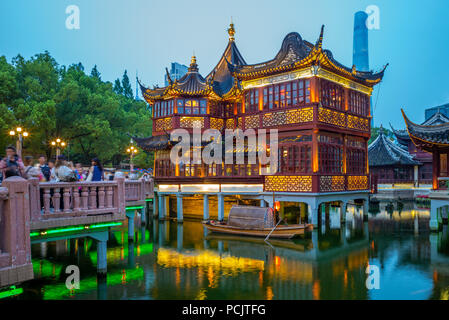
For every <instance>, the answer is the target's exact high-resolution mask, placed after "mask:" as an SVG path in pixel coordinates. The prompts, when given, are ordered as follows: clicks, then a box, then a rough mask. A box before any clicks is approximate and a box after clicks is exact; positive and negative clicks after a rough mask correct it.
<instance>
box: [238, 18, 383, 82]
mask: <svg viewBox="0 0 449 320" xmlns="http://www.w3.org/2000/svg"><path fill="white" fill-rule="evenodd" d="M323 38H324V25H322V26H321V32H320V35H319V37H318V39H317V41H316V43H315V45H311V44H310V43H309V42H307V41H305V40H303V39H302V38H301V36H300V35H299V34H298V33H297V32H291V33H289V34H287V36H286V37H285V38H284V40H283V42H282V46H281V49H280V50H279V52H278V53H277V54H276V56H275V57H274V58H273V59H272V60H268V61H265V62H262V63H258V64H252V65H245V66H236V65H234V64H232V63H231V64H230V65H229V68H230V70H231V72H232V73H233V75H234V76H235V77H237V78H239V79H242V80H249V79H254V78H258V77H261V76H267V75H271V74H275V73H280V72H286V71H290V70H294V69H299V68H303V67H307V66H322V67H324V68H327V69H329V70H331V71H335V72H336V73H339V74H341V75H343V76H346V77H349V78H352V79H354V80H355V81H358V82H361V83H362V84H365V85H368V86H374V85H375V84H377V83H379V82H380V81H381V80H382V78H383V75H384V72H385V70H386V68H387V67H388V64H386V65H385V66H384V67H383V69H382V70H381V71H379V72H377V73H374V72H373V71H357V70H356V69H355V68H348V67H346V66H344V65H343V64H341V63H339V62H338V61H337V60H335V59H334V57H333V54H332V52H331V51H330V50H327V49H326V50H323V47H322V46H323Z"/></svg>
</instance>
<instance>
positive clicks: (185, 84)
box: [139, 56, 219, 103]
mask: <svg viewBox="0 0 449 320" xmlns="http://www.w3.org/2000/svg"><path fill="white" fill-rule="evenodd" d="M166 71H167V75H168V70H167V69H166ZM214 75H215V74H212V76H211V78H210V79H205V78H204V77H203V76H201V74H200V73H199V68H198V64H197V62H196V57H195V56H192V58H191V61H190V66H189V69H188V71H187V73H186V74H185V75H184V76H183V77H181V78H180V79H178V80H175V81H173V80H172V79H171V78H170V76H169V77H168V81H169V85H168V86H166V87H163V88H154V89H150V88H146V87H145V86H143V85H142V84H141V83H140V82H139V85H140V89H141V91H142V95H143V96H144V98H145V100H147V102H149V103H151V102H154V100H157V99H163V98H164V97H166V96H177V95H182V96H211V97H213V98H219V96H218V95H217V94H216V93H215V92H214V89H213V81H214Z"/></svg>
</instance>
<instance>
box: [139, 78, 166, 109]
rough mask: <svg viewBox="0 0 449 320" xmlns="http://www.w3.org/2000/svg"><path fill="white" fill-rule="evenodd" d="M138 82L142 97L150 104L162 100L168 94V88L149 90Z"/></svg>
mask: <svg viewBox="0 0 449 320" xmlns="http://www.w3.org/2000/svg"><path fill="white" fill-rule="evenodd" d="M137 82H138V83H139V87H140V91H141V92H142V96H143V97H144V98H145V100H146V101H147V102H148V103H150V102H152V101H154V100H156V99H162V98H163V96H164V95H165V94H166V93H167V89H168V87H163V88H153V89H150V88H147V87H145V86H144V85H143V84H142V83H141V82H140V80H139V78H137Z"/></svg>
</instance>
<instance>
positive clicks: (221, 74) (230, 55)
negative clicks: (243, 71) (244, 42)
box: [206, 24, 246, 96]
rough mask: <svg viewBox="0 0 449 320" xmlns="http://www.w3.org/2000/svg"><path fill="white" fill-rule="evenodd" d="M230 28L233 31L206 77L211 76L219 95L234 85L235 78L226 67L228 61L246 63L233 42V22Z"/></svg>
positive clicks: (233, 63) (235, 63) (239, 63)
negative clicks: (218, 58)
mask: <svg viewBox="0 0 449 320" xmlns="http://www.w3.org/2000/svg"><path fill="white" fill-rule="evenodd" d="M231 28H232V29H231ZM231 28H230V29H229V30H232V31H233V33H230V34H229V36H230V37H229V42H228V45H227V46H226V48H225V50H224V52H223V54H222V56H221V58H220V60H219V61H218V63H217V65H216V66H215V68H214V69H212V71H211V72H210V73H209V74H208V75H207V77H206V79H207V80H209V79H212V78H213V87H214V91H215V92H216V93H217V94H218V95H220V96H223V95H226V94H227V93H229V92H230V91H231V89H232V88H233V87H234V86H235V81H234V80H235V79H234V77H233V76H232V74H231V71H230V70H229V68H228V62H230V63H231V64H232V65H236V66H244V65H246V61H245V59H244V58H243V56H242V54H241V53H240V51H239V49H238V48H237V45H236V44H235V40H234V33H235V30H234V25H233V24H231ZM229 30H228V32H229ZM231 34H232V35H231Z"/></svg>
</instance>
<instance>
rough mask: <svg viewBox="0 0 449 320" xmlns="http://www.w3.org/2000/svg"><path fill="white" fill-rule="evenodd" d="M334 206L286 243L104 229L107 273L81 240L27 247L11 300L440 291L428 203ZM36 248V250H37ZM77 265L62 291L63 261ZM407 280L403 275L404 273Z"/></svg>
mask: <svg viewBox="0 0 449 320" xmlns="http://www.w3.org/2000/svg"><path fill="white" fill-rule="evenodd" d="M377 205H378V206H379V208H378V212H375V211H376V209H375V208H374V210H372V208H371V207H370V215H369V222H364V221H363V214H362V212H363V211H362V210H363V209H361V208H360V207H357V206H348V210H347V213H346V217H345V219H343V221H345V223H342V222H341V221H342V219H341V216H340V211H339V209H338V208H333V207H330V208H329V213H328V214H329V219H324V220H325V223H324V227H323V226H320V228H317V230H314V231H313V233H312V234H310V235H308V236H307V237H305V238H302V239H297V240H293V241H284V240H276V239H271V240H270V245H268V244H266V243H264V241H263V239H258V238H247V237H238V236H225V235H217V234H208V233H207V232H205V231H204V229H203V226H202V225H201V223H200V222H193V221H187V220H185V221H184V223H183V224H178V223H176V222H171V221H157V220H152V221H150V222H149V224H148V225H147V226H145V227H143V228H141V229H140V230H139V231H138V232H136V235H137V238H136V240H135V241H134V242H128V241H127V236H126V234H127V232H126V230H124V229H115V230H113V231H111V233H110V240H109V242H108V252H107V259H108V275H107V278H106V279H98V280H97V278H96V273H95V271H96V244H95V242H94V241H91V240H89V239H79V240H70V241H66V242H65V243H62V242H61V243H48V244H46V245H45V246H43V245H41V244H38V245H33V252H32V255H33V257H34V258H33V266H34V270H35V278H36V279H35V280H33V281H31V282H30V283H27V284H25V287H26V290H25V294H23V295H22V296H21V297H20V299H26V298H36V299H199V300H201V299H268V300H269V299H390V298H394V299H415V298H417V299H428V298H431V299H447V298H448V296H449V294H448V292H449V291H448V289H449V268H448V267H447V266H448V265H449V236H448V232H447V227H446V226H445V228H444V229H443V231H442V232H440V233H432V234H430V233H429V232H428V230H427V229H426V225H428V215H429V214H428V210H427V211H426V209H425V208H424V209H423V208H416V207H415V206H414V205H413V204H409V203H404V204H402V205H398V204H397V203H380V204H377ZM44 247H45V250H43V248H44ZM69 264H77V265H79V266H80V269H81V278H82V281H81V288H80V289H79V290H75V292H72V293H70V292H68V290H67V289H66V288H65V280H64V279H65V274H64V271H65V267H66V266H67V265H69ZM369 264H375V265H378V266H379V268H380V270H381V289H380V290H368V289H367V288H366V285H365V280H366V273H365V271H366V267H367V266H368V265H369ZM410 279H413V281H412V282H410V281H409V280H410Z"/></svg>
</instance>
